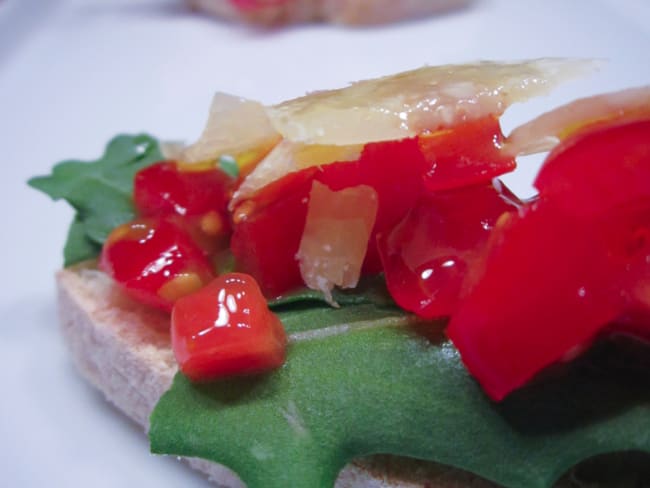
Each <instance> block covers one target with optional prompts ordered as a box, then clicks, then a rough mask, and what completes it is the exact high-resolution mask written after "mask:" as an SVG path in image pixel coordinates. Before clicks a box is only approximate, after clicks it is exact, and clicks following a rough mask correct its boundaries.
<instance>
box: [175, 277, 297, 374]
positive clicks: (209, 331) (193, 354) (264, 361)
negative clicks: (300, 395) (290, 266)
mask: <svg viewBox="0 0 650 488" xmlns="http://www.w3.org/2000/svg"><path fill="white" fill-rule="evenodd" d="M171 332H172V348H173V350H174V355H175V356H176V360H177V362H178V364H179V367H180V369H181V371H182V372H183V373H184V374H185V375H186V376H187V377H189V378H190V379H191V380H193V381H205V380H213V379H218V378H223V377H228V376H233V375H248V374H257V373H263V372H265V371H268V370H271V369H275V368H278V367H280V366H281V365H282V364H283V363H284V360H285V354H286V344H287V338H286V335H285V332H284V328H283V326H282V323H281V322H280V319H278V317H277V316H276V315H275V314H273V313H272V312H271V311H270V310H269V309H268V307H267V305H266V300H265V299H264V296H263V295H262V292H261V291H260V289H259V286H258V285H257V283H256V282H255V280H254V279H253V278H252V277H251V276H249V275H245V274H242V273H230V274H226V275H222V276H219V277H218V278H216V279H215V280H214V281H212V282H211V283H210V284H209V285H208V286H206V287H204V288H203V289H201V290H199V291H198V292H196V293H193V294H191V295H188V296H186V297H183V298H181V299H180V300H178V301H177V302H176V305H175V306H174V310H173V312H172V329H171Z"/></svg>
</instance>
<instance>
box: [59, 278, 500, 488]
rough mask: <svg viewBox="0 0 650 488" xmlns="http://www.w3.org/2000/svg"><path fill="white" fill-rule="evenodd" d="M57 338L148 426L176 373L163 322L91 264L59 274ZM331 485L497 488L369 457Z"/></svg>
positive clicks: (202, 465) (197, 464)
mask: <svg viewBox="0 0 650 488" xmlns="http://www.w3.org/2000/svg"><path fill="white" fill-rule="evenodd" d="M57 287H58V300H59V311H60V318H61V326H62V331H63V336H64V338H65V341H66V343H67V345H68V347H69V350H70V352H71V353H72V357H73V360H74V363H75V364H76V366H77V368H78V369H79V371H80V372H81V374H82V375H83V376H84V377H85V378H86V379H87V380H89V381H90V382H91V383H92V384H93V385H94V386H95V387H96V388H98V389H99V390H100V391H101V392H102V393H103V394H104V395H105V396H106V398H107V399H108V400H109V401H110V402H111V403H113V404H114V405H115V406H116V407H117V408H118V409H119V410H121V411H122V412H124V413H125V414H126V415H127V416H128V417H130V418H131V419H133V420H134V421H135V422H137V423H138V424H140V425H141V426H142V427H143V428H144V429H145V431H146V430H147V429H148V427H149V414H150V413H151V411H152V410H153V408H154V406H155V405H156V402H157V401H158V399H159V398H160V396H161V395H162V394H163V393H164V392H165V390H167V388H169V386H170V385H171V382H172V378H173V377H174V375H175V374H176V371H177V367H176V363H175V360H174V355H173V353H172V350H171V345H170V337H169V316H168V315H166V314H164V313H162V312H158V311H156V310H152V309H150V308H148V307H146V306H143V305H140V304H137V303H135V302H133V301H131V300H130V299H128V298H126V297H124V296H123V295H122V294H121V293H120V292H119V291H118V290H117V289H116V288H115V287H114V286H113V283H112V281H111V279H110V278H109V277H108V276H106V275H105V274H104V273H102V272H100V271H97V270H96V269H93V267H92V266H79V267H75V268H69V269H65V270H62V271H60V272H59V273H58V274H57ZM187 461H188V462H189V464H190V465H191V466H192V467H193V468H195V469H197V470H200V471H202V472H204V473H206V474H207V475H208V477H209V478H210V479H211V480H212V481H214V482H215V483H216V484H217V485H218V486H225V487H243V486H244V485H243V483H242V482H241V481H240V480H239V478H238V477H237V476H236V475H235V474H234V473H233V472H232V471H230V470H229V469H228V468H226V467H224V466H221V465H219V464H216V463H213V462H209V461H205V460H202V459H188V460H187ZM336 486H337V487H338V488H341V487H353V486H354V487H359V486H364V487H376V488H379V487H395V488H397V487H399V488H407V487H408V488H414V487H423V486H427V487H430V488H460V487H469V486H471V487H474V488H488V487H494V486H496V485H494V484H492V483H490V482H487V481H484V480H483V479H480V478H477V477H476V476H473V475H471V474H469V473H466V472H464V471H460V470H457V469H453V468H448V467H445V466H441V465H438V464H435V463H427V462H421V461H415V460H409V459H404V458H398V457H393V456H374V457H370V458H364V459H360V460H357V461H355V462H353V463H350V464H349V465H348V466H347V467H346V468H345V469H344V470H343V471H342V472H341V474H340V476H339V479H338V480H337V483H336Z"/></svg>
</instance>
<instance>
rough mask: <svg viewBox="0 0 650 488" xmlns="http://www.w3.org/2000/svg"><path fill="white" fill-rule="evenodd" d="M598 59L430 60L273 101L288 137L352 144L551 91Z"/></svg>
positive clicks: (492, 110)
mask: <svg viewBox="0 0 650 488" xmlns="http://www.w3.org/2000/svg"><path fill="white" fill-rule="evenodd" d="M594 67H595V63H594V62H593V61H585V60H574V59H551V58H546V59H537V60H532V61H524V62H518V63H496V62H479V63H475V64H465V65H446V66H436V67H433V66H428V67H424V68H420V69H416V70H412V71H407V72H404V73H399V74H396V75H392V76H386V77H383V78H377V79H373V80H366V81H359V82H356V83H353V84H352V85H350V86H348V87H346V88H341V89H338V90H327V91H319V92H314V93H311V94H309V95H306V96H304V97H300V98H296V99H294V100H289V101H287V102H283V103H281V104H279V105H275V106H272V107H268V108H267V112H268V115H269V118H270V120H271V124H272V125H273V127H274V128H275V130H276V131H277V132H279V133H280V134H281V135H282V136H283V137H284V138H285V139H289V140H292V141H294V142H301V143H304V144H336V145H352V144H363V143H366V142H373V141H384V140H396V139H402V138H405V137H412V136H415V135H417V134H420V133H422V132H426V131H432V130H437V129H441V128H445V127H451V126H453V125H455V124H458V123H460V122H463V121H467V120H473V119H478V118H481V117H484V116H486V115H489V114H495V115H500V114H502V113H503V112H504V111H505V109H506V108H507V107H508V106H509V105H510V104H512V103H514V102H520V101H524V100H527V99H529V98H532V97H534V96H538V95H543V94H545V93H548V92H549V91H550V90H551V89H552V88H553V87H555V86H556V85H557V84H559V83H560V82H562V81H566V80H567V79H571V78H574V77H577V76H579V75H583V74H585V73H587V72H589V71H592V70H593V69H594Z"/></svg>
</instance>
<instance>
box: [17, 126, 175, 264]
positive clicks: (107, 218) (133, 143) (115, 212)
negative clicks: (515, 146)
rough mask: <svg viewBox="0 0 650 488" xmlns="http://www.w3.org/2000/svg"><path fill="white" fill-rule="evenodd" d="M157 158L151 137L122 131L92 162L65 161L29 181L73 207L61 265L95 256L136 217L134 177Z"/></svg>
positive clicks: (158, 156) (33, 185) (155, 144)
mask: <svg viewBox="0 0 650 488" xmlns="http://www.w3.org/2000/svg"><path fill="white" fill-rule="evenodd" d="M161 159H163V155H162V153H161V151H160V147H159V145H158V141H157V140H156V139H154V138H153V137H151V136H148V135H146V134H139V135H133V136H132V135H120V136H117V137H115V138H114V139H112V140H111V141H110V142H109V143H108V146H107V147H106V151H105V152H104V155H103V156H102V157H101V158H99V159H98V160H96V161H88V162H85V161H77V160H71V161H63V162H60V163H58V164H57V165H56V166H55V167H54V169H53V171H52V174H51V175H49V176H37V177H35V178H32V179H30V180H29V182H28V183H29V185H30V186H32V187H33V188H36V189H37V190H40V191H42V192H44V193H46V194H47V195H49V196H50V197H52V199H54V200H59V199H64V200H66V201H67V202H68V203H69V204H70V205H72V206H73V207H74V208H75V210H76V211H77V213H76V215H75V217H74V220H73V222H72V224H71V226H70V230H69V232H68V239H67V241H66V244H65V248H64V266H70V265H72V264H75V263H78V262H80V261H84V260H86V259H92V258H95V257H97V256H98V255H99V252H100V250H101V246H102V244H103V243H104V241H105V240H106V237H107V236H108V234H109V233H110V231H111V230H113V229H114V228H115V227H117V226H118V225H120V224H123V223H125V222H128V221H129V220H131V219H133V218H134V217H135V209H134V206H133V197H132V194H133V177H134V175H135V173H136V172H137V171H139V170H141V169H142V168H144V167H146V166H149V165H151V164H153V163H155V162H156V161H160V160H161Z"/></svg>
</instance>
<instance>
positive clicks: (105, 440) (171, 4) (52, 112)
mask: <svg viewBox="0 0 650 488" xmlns="http://www.w3.org/2000/svg"><path fill="white" fill-rule="evenodd" d="M541 56H571V57H591V58H602V59H607V60H609V63H608V65H607V66H606V67H605V68H604V69H603V70H602V71H601V72H600V73H598V74H596V75H595V76H593V77H590V78H588V79H583V80H579V81H577V82H572V83H570V84H568V85H566V86H564V87H562V88H560V89H558V90H557V91H556V92H555V93H554V94H553V95H552V96H550V97H548V98H545V99H540V100H536V101H535V102H532V103H528V104H526V105H523V106H516V107H513V108H512V109H511V111H510V112H509V113H508V114H507V115H506V118H505V119H504V125H505V128H506V130H508V129H509V128H511V127H512V126H513V124H515V123H519V122H523V121H525V120H526V119H529V118H531V117H532V116H534V115H536V114H538V113H540V112H541V111H543V110H545V109H547V108H550V107H552V106H554V105H557V104H559V103H562V102H565V101H568V100H570V99H571V98H573V97H576V96H581V95H587V94H592V93H597V92H599V91H605V90H614V89H619V88H624V87H629V86H635V85H642V84H648V83H649V82H650V2H648V1H647V0H627V1H623V0H573V1H572V0H545V1H542V0H540V1H532V0H531V1H526V0H519V1H506V0H476V1H475V2H474V5H473V6H472V7H470V8H467V9H464V10H462V11H458V12H455V13H451V14H447V15H444V16H441V17H438V18H431V19H428V20H421V21H418V22H413V23H407V24H400V25H397V26H388V27H381V28H366V29H358V30H354V29H351V28H344V27H337V26H301V27H292V28H288V29H285V30H277V31H270V32H269V31H259V30H255V29H251V28H247V27H244V26H229V25H224V24H222V23H219V22H216V21H213V20H211V19H207V18H202V17H200V16H198V15H195V14H192V13H190V12H187V11H186V10H184V8H183V6H182V4H181V3H180V0H178V1H173V0H168V1H165V0H41V1H38V0H0V185H1V191H0V199H1V200H0V202H1V203H2V207H1V208H2V212H3V216H2V219H1V220H0V222H4V224H0V233H1V237H0V246H1V248H0V259H1V260H2V261H1V263H0V264H1V266H0V273H1V274H0V287H1V288H0V290H1V292H0V363H1V365H2V366H1V368H0V467H1V470H0V476H1V478H2V484H3V485H4V486H12V487H14V486H46V485H47V486H50V487H64V486H65V487H70V486H72V487H74V486H93V487H104V486H106V487H116V486H139V487H149V486H152V487H156V488H164V487H171V486H180V485H183V486H207V482H206V481H204V479H203V478H202V477H200V476H199V475H196V474H194V473H193V472H191V471H190V470H189V469H187V468H186V467H185V466H183V465H181V464H180V463H177V462H174V461H172V460H170V459H165V458H158V457H154V456H151V455H149V454H148V443H147V440H146V437H145V436H144V435H143V434H142V433H141V431H140V429H139V428H138V427H136V426H134V425H132V424H131V423H130V422H128V421H126V420H125V419H124V418H123V417H121V416H120V415H118V414H117V412H116V411H114V410H113V409H112V408H111V407H110V406H108V405H107V404H106V403H105V402H104V400H103V398H102V397H101V396H100V395H99V394H97V393H96V392H95V391H93V390H92V389H91V388H90V387H89V386H87V385H86V384H85V383H84V382H83V381H82V380H80V379H79V378H78V377H77V376H76V374H75V372H74V370H73V368H72V366H71V364H70V361H69V359H68V358H67V356H66V354H65V350H64V348H63V344H62V343H61V340H60V338H59V336H58V330H57V325H56V306H55V298H54V285H53V273H54V271H55V270H56V269H57V268H58V267H59V266H60V264H61V260H62V258H61V249H62V245H63V241H64V236H65V233H66V229H67V225H68V223H69V221H70V218H71V216H72V212H71V211H70V210H69V209H68V208H67V207H66V205H65V204H63V203H60V204H56V205H55V204H53V203H51V202H50V201H49V200H48V199H47V198H46V197H44V196H42V195H40V194H38V193H36V192H35V191H33V190H30V189H28V188H27V186H26V185H25V181H26V180H27V178H28V177H30V176H32V175H36V174H42V173H45V172H48V171H49V169H50V167H51V166H52V164H53V163H54V162H56V161H59V160H62V159H66V158H72V157H74V158H95V157H97V156H99V155H100V153H101V151H102V150H103V146H104V144H105V143H106V142H107V141H108V140H109V139H110V138H111V137H112V136H113V135H115V134H117V133H120V132H131V133H133V132H139V131H147V132H150V133H151V134H154V135H156V136H158V137H160V138H165V139H185V140H189V139H192V138H194V137H196V136H197V135H198V134H199V131H200V129H201V127H202V125H203V122H204V118H205V115H206V113H207V109H208V104H209V102H210V98H211V95H212V93H213V92H214V91H216V90H220V91H226V92H232V93H235V94H239V95H242V96H246V97H250V98H255V99H260V100H262V101H264V102H274V101H280V100H282V99H285V98H293V97H295V96H298V95H301V94H303V93H304V92H305V91H307V90H314V89H318V88H333V87H337V86H340V85H342V84H345V83H347V82H349V81H353V80H357V79H360V78H368V77H374V76H378V75H382V74H388V73H391V72H395V71H400V70H403V69H408V68H415V67H418V66H421V65H423V64H439V63H453V62H467V61H473V60H478V59H497V60H509V59H521V58H531V57H541ZM534 170H535V168H534V165H532V164H531V163H527V162H524V163H522V168H521V169H520V170H519V171H518V172H517V174H516V175H515V176H514V177H511V178H509V181H510V182H511V184H512V185H513V186H514V188H515V190H517V191H519V192H523V193H526V192H530V187H529V184H530V181H531V179H532V175H533V174H534Z"/></svg>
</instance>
